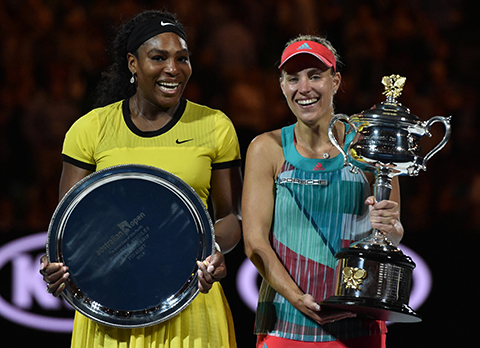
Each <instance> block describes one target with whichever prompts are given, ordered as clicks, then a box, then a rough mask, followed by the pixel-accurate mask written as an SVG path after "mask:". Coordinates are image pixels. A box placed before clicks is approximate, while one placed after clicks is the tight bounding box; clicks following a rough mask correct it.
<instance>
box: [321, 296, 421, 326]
mask: <svg viewBox="0 0 480 348" xmlns="http://www.w3.org/2000/svg"><path fill="white" fill-rule="evenodd" d="M320 305H321V306H324V307H328V308H335V309H341V310H345V311H351V312H354V313H357V314H358V315H359V316H364V317H368V318H371V319H375V320H383V321H390V322H396V323H418V322H421V321H422V318H421V317H420V316H419V315H418V314H417V313H415V311H414V310H413V309H411V308H410V307H409V306H408V305H406V304H402V305H397V306H396V305H392V304H387V303H384V302H381V301H378V300H373V299H365V298H347V297H345V296H332V297H329V298H328V299H327V300H325V301H323V302H321V303H320Z"/></svg>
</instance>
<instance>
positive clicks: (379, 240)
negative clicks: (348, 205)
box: [351, 166, 396, 250]
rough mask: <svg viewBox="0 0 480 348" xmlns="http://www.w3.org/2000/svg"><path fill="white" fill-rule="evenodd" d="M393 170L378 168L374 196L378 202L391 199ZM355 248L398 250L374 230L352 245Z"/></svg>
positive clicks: (378, 231) (379, 232)
mask: <svg viewBox="0 0 480 348" xmlns="http://www.w3.org/2000/svg"><path fill="white" fill-rule="evenodd" d="M392 174H393V170H392V169H391V168H389V167H386V166H379V167H377V172H376V178H375V184H374V185H373V189H374V192H373V194H374V196H375V200H376V201H377V202H380V201H383V200H385V199H389V198H390V192H391V191H392V188H393V187H392V184H391V182H392V178H393V176H392ZM351 247H353V248H362V249H364V248H372V247H374V248H380V249H382V250H391V249H396V248H395V247H394V246H393V244H392V243H391V242H390V241H389V240H388V239H387V238H386V236H385V234H383V233H382V232H381V231H380V230H377V229H376V228H374V229H373V230H372V233H371V234H370V235H369V236H368V237H366V238H364V239H362V240H360V241H358V242H356V243H353V244H352V245H351Z"/></svg>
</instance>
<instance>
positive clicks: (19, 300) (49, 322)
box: [0, 232, 73, 332]
mask: <svg viewBox="0 0 480 348" xmlns="http://www.w3.org/2000/svg"><path fill="white" fill-rule="evenodd" d="M46 240H47V233H45V232H41V233H37V234H33V235H30V236H27V237H23V238H19V239H16V240H13V241H11V242H10V243H8V244H5V245H3V246H1V247H0V271H1V270H2V269H3V268H4V267H5V266H6V265H8V264H11V274H12V282H11V301H10V302H8V301H7V300H6V299H5V298H4V297H3V296H2V294H0V315H1V316H3V317H5V318H6V319H8V320H10V321H12V322H14V323H16V324H19V325H23V326H27V327H31V328H34V329H38V330H44V331H55V332H71V331H72V328H73V319H72V318H55V317H51V316H48V315H41V314H36V313H33V312H31V311H30V310H32V308H33V307H34V304H37V305H38V306H39V307H40V308H41V309H42V310H43V311H45V312H48V311H59V310H62V309H66V308H68V309H69V310H72V311H73V309H72V307H71V306H70V305H69V304H68V303H67V302H66V301H64V300H63V299H62V298H61V297H59V298H55V297H53V296H52V295H50V294H48V293H47V292H46V291H45V288H46V284H45V282H44V281H43V278H42V276H41V275H40V273H39V269H40V256H41V255H43V254H45V243H46ZM35 252H36V256H32V254H34V253H35ZM72 313H73V312H72ZM72 316H73V315H72Z"/></svg>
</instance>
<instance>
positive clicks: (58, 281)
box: [40, 255, 70, 297]
mask: <svg viewBox="0 0 480 348" xmlns="http://www.w3.org/2000/svg"><path fill="white" fill-rule="evenodd" d="M40 274H41V275H42V276H43V280H44V281H45V282H46V283H47V288H46V291H47V292H48V293H49V294H52V295H53V296H55V297H58V296H60V294H61V293H62V291H63V290H64V289H65V281H66V280H67V279H68V276H69V275H70V273H68V267H67V266H65V265H64V264H62V263H50V262H48V259H47V256H46V255H43V256H42V257H41V258H40Z"/></svg>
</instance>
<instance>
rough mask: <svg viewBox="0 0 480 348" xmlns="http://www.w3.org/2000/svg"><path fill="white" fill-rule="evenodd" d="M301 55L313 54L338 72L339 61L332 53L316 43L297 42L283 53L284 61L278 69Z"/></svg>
mask: <svg viewBox="0 0 480 348" xmlns="http://www.w3.org/2000/svg"><path fill="white" fill-rule="evenodd" d="M300 53H308V54H311V55H313V56H315V57H317V58H318V59H319V60H320V61H321V62H322V63H323V64H325V65H326V66H328V67H329V68H332V67H333V70H334V71H337V61H336V60H335V56H334V55H333V53H332V51H330V50H329V49H328V48H327V47H325V46H323V45H322V44H319V43H318V42H315V41H297V42H294V43H292V44H290V45H289V46H287V48H285V50H284V51H283V54H282V60H281V61H280V65H279V66H278V68H279V69H281V68H282V66H283V64H285V62H286V61H287V60H289V59H290V58H292V57H293V56H296V55H297V54H300Z"/></svg>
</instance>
